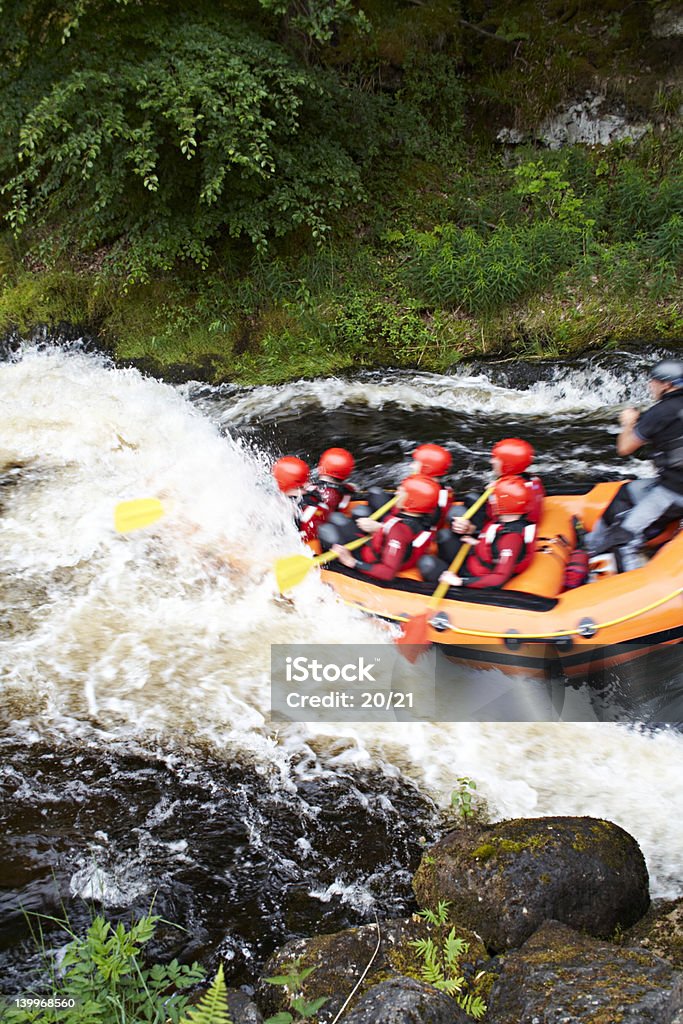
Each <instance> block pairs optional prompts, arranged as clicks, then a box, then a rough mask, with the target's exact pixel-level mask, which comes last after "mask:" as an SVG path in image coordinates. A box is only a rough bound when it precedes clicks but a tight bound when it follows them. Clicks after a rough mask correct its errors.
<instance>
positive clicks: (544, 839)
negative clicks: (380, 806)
mask: <svg viewBox="0 0 683 1024" xmlns="http://www.w3.org/2000/svg"><path fill="white" fill-rule="evenodd" d="M413 888H414V890H415V894H416V896H417V899H418V902H419V903H420V905H421V906H423V907H432V908H433V907H435V906H436V905H437V903H438V901H439V900H448V901H449V902H450V911H449V912H450V914H451V916H452V917H453V919H454V920H455V921H459V922H462V924H463V925H466V926H467V927H469V928H471V929H472V930H473V931H475V932H476V933H477V934H478V935H480V936H481V937H482V940H483V941H484V943H485V944H486V946H487V947H488V949H489V951H491V952H494V953H496V952H501V951H503V950H506V949H511V948H515V947H517V946H520V945H521V944H522V943H523V942H524V941H525V939H527V938H528V937H529V936H530V935H531V934H532V933H533V932H534V931H536V929H537V928H538V927H539V926H540V925H541V924H542V923H543V921H547V920H558V921H563V922H564V923H565V924H568V925H571V926H572V927H574V928H578V929H581V930H582V931H586V932H588V933H589V934H590V935H595V936H598V937H600V938H607V937H609V936H611V935H612V934H613V932H614V930H615V928H617V927H621V928H628V927H630V925H632V924H634V923H635V922H636V921H637V920H639V918H641V917H642V916H643V914H645V912H646V910H647V908H648V905H649V892H648V874H647V867H646V865H645V859H644V857H643V855H642V853H641V851H640V847H639V846H638V844H637V842H636V841H635V839H633V837H632V836H630V835H629V834H628V833H627V832H625V831H624V830H623V829H622V828H619V826H618V825H614V824H613V823H612V822H609V821H602V820H599V819H595V818H569V817H567V818H560V817H552V818H550V817H549V818H530V819H525V818H520V819H516V820H514V821H503V822H498V823H496V824H494V825H487V826H483V827H480V828H479V829H476V830H471V829H468V830H460V831H456V832H451V833H449V834H448V835H447V836H444V838H443V839H441V840H440V841H439V842H438V843H436V845H435V846H433V847H432V848H431V849H430V850H429V851H428V853H427V854H426V855H425V856H423V858H422V862H421V864H420V867H419V868H418V870H417V872H416V874H415V878H414V879H413Z"/></svg>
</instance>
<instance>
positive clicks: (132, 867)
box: [0, 345, 683, 993]
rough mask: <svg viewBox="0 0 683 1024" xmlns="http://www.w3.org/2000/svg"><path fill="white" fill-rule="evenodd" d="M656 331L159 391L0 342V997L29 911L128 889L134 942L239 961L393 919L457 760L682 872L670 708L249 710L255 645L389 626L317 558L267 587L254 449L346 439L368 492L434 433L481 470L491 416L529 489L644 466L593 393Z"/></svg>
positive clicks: (609, 383) (666, 872)
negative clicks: (356, 714) (531, 361)
mask: <svg viewBox="0 0 683 1024" xmlns="http://www.w3.org/2000/svg"><path fill="white" fill-rule="evenodd" d="M658 354H659V353H656V352H654V351H651V352H648V353H645V354H641V355H636V354H633V353H612V354H609V355H607V356H602V357H595V358H593V359H585V360H582V361H577V362H575V363H572V364H567V365H560V364H556V365H548V366H544V367H542V368H540V367H537V366H536V367H529V366H523V365H520V364H516V363H502V364H496V365H492V364H491V365H486V364H483V365H482V366H470V367H468V368H467V369H466V370H461V371H459V372H458V373H456V374H454V375H448V376H446V375H444V376H441V375H434V374H426V373H416V372H415V373H408V372H400V373H399V372H385V373H367V374H362V375H358V376H354V377H353V378H349V379H336V380H320V381H313V382H298V383H294V384H288V385H284V386H281V387H261V388H254V389H249V390H247V389H239V388H236V387H233V386H223V387H211V386H208V385H205V384H195V383H191V384H186V385H183V386H178V387H172V386H169V385H166V384H164V383H160V382H158V381H155V380H152V379H149V378H144V377H142V376H141V375H140V374H139V373H138V372H137V371H136V370H132V369H129V370H122V369H116V368H114V367H113V366H112V365H111V364H110V363H109V362H108V361H107V360H106V359H105V358H104V357H102V356H100V355H97V354H93V353H89V352H87V351H84V350H82V349H80V348H79V347H78V346H74V347H72V348H71V349H64V348H58V347H51V346H49V345H43V346H30V345H26V346H24V347H22V348H20V349H19V350H18V351H16V352H14V353H13V354H12V355H11V356H9V357H8V358H7V359H6V361H5V362H3V363H2V364H0V395H1V396H2V419H1V422H0V526H1V530H2V532H1V537H2V542H1V545H0V559H1V571H0V687H1V689H2V704H1V707H0V791H1V792H2V800H3V802H2V810H1V811H0V816H1V817H2V830H1V831H0V991H2V990H3V987H4V989H5V991H6V992H10V993H11V992H15V991H19V990H21V989H23V988H24V987H25V985H26V978H27V975H26V968H27V966H29V967H31V968H33V969H35V971H37V972H38V973H39V972H40V969H41V968H40V963H41V961H40V957H39V955H38V954H37V953H36V952H35V951H34V947H33V943H32V942H31V940H30V937H29V933H30V930H31V926H32V922H33V926H34V927H35V919H34V918H32V917H31V912H33V913H40V914H47V915H51V916H60V915H62V914H64V913H67V914H68V916H69V919H70V921H71V922H72V925H73V926H74V927H76V928H79V927H82V926H83V924H84V922H85V921H86V920H87V918H88V915H89V914H90V913H91V912H92V910H93V908H99V907H101V906H102V905H103V906H104V908H105V909H106V912H107V913H109V914H110V915H112V916H116V915H117V914H125V913H127V912H131V911H135V912H143V911H144V910H146V909H147V908H148V907H149V906H150V903H151V902H152V901H154V907H155V910H156V912H158V913H160V914H162V916H163V917H164V918H166V919H168V920H169V921H174V922H177V923H178V924H180V925H181V926H182V927H183V928H184V929H186V931H183V932H181V931H178V930H175V929H172V928H171V927H169V926H166V925H164V926H163V927H162V928H161V929H160V932H159V935H158V941H157V952H158V954H159V955H160V956H163V955H169V954H171V953H173V954H178V955H181V956H184V957H188V956H197V957H200V958H201V959H203V960H204V962H205V963H206V964H207V965H209V966H211V965H215V964H216V962H217V960H218V959H219V958H222V959H223V960H224V962H226V964H227V966H228V973H229V976H230V979H231V980H232V981H233V982H237V983H243V982H248V981H249V980H250V979H253V977H254V976H255V974H256V973H257V972H258V968H259V966H260V964H261V963H262V962H263V959H264V957H265V956H266V955H267V954H268V953H269V952H270V951H271V950H272V949H273V948H275V947H276V946H277V945H280V944H281V943H282V942H283V941H285V940H286V939H287V938H289V937H292V936H295V935H304V934H311V933H312V932H315V931H331V930H335V929H336V928H339V927H344V926H346V925H348V924H350V923H358V922H361V921H366V920H373V919H374V913H375V912H376V913H378V914H379V916H380V917H387V916H391V915H397V914H403V913H407V912H409V911H410V910H411V909H412V906H413V905H412V902H411V892H410V877H411V872H412V871H413V870H414V868H415V867H416V865H417V863H418V861H419V857H420V853H421V850H422V845H421V844H422V842H423V841H424V840H425V839H426V840H428V841H431V840H432V839H434V838H435V837H437V836H438V835H439V834H440V832H441V830H442V829H443V815H442V812H443V809H444V808H445V807H446V806H447V805H448V800H449V795H450V793H451V791H452V790H453V788H454V786H456V784H457V779H458V778H459V777H461V776H467V777H470V778H472V779H474V780H476V784H477V794H478V796H479V797H480V798H481V799H483V800H485V801H486V803H487V805H488V809H489V812H490V814H491V815H492V817H494V818H500V817H511V816H521V815H544V814H590V815H594V816H602V817H606V818H608V819H610V820H612V821H615V822H617V823H618V824H619V825H621V826H623V827H624V828H625V829H627V830H628V831H629V832H630V833H632V834H633V835H634V836H635V837H636V838H637V840H638V841H639V843H640V845H641V847H642V849H643V852H644V854H645V857H646V860H647V863H648V868H649V871H650V879H651V891H652V893H653V895H655V896H674V895H679V894H680V891H681V876H682V873H683V843H682V841H681V840H682V839H683V826H682V824H681V823H682V821H683V814H682V813H681V811H683V802H682V801H681V796H680V777H681V763H682V759H683V733H681V731H680V729H678V728H677V727H676V726H675V725H674V726H667V727H655V726H653V725H652V723H651V722H650V723H648V722H645V723H638V722H631V723H624V722H622V723H618V722H608V721H602V722H594V721H585V722H552V721H547V722H546V721H530V722H442V723H429V722H412V723H409V722H387V723H385V724H372V725H370V724H363V723H356V724H352V723H347V724H344V725H343V726H342V725H334V724H327V725H325V724H314V723H308V724H306V723H301V724H298V725H294V724H292V725H286V726H280V727H279V728H278V727H276V726H274V725H273V724H271V722H270V719H269V713H268V709H269V701H270V691H269V665H270V654H269V645H270V644H271V643H273V642H275V643H291V642H302V643H335V642H340V641H341V642H349V641H351V640H353V641H354V642H358V643H375V644H377V643H380V644H386V643H388V642H390V641H389V639H388V637H387V635H386V633H385V631H384V630H383V629H382V628H381V627H380V626H378V625H376V624H375V623H373V622H371V621H370V620H368V619H365V618H364V617H362V616H361V615H360V614H359V613H358V612H356V611H353V610H352V609H350V608H348V607H346V606H344V605H341V604H339V602H338V601H337V600H336V599H335V598H334V596H333V594H332V593H331V591H329V590H328V589H327V588H326V587H324V586H323V585H322V584H321V583H320V582H319V580H317V579H316V578H315V576H314V574H313V573H311V574H309V576H308V577H307V579H306V580H305V582H304V583H303V584H302V585H301V586H300V587H298V588H297V589H296V590H295V591H293V592H292V594H291V599H290V600H288V601H283V600H282V599H280V598H278V597H277V595H276V594H275V593H274V588H273V580H272V576H271V575H270V573H269V568H270V566H271V565H272V561H273V559H274V558H275V557H276V556H278V555H283V554H290V553H292V552H295V551H297V550H299V547H298V540H297V537H296V534H295V530H294V527H293V524H292V522H291V520H290V518H289V512H288V508H287V505H286V503H285V502H284V501H283V499H281V498H280V496H279V495H278V494H277V493H276V492H275V489H274V487H273V485H272V482H271V480H270V476H269V466H270V464H271V462H272V460H273V458H274V457H277V456H278V455H280V454H283V453H285V452H286V453H295V454H299V455H302V456H304V457H306V458H308V459H315V458H316V457H317V455H318V454H319V452H320V451H321V450H323V449H324V448H325V447H328V446H330V445H333V444H334V445H344V446H345V447H348V448H350V449H351V450H352V451H354V453H355V454H356V457H357V472H356V474H355V479H356V480H357V481H358V483H359V484H361V485H370V484H379V483H381V484H384V485H387V486H392V485H395V484H396V483H397V482H398V481H399V480H400V479H401V477H402V476H403V475H404V474H405V472H406V470H407V469H408V467H409V464H410V452H411V451H412V449H413V448H414V447H415V445H416V444H417V443H419V442H422V441H434V442H437V443H445V444H447V445H448V447H449V448H450V449H451V451H452V452H453V454H454V461H455V467H454V469H455V475H456V479H457V482H458V485H459V487H460V488H462V487H470V486H471V487H473V488H479V489H480V488H481V484H482V482H483V481H484V480H485V479H486V475H487V470H488V451H489V450H490V446H491V443H492V441H494V440H496V439H497V438H499V437H501V436H505V435H510V434H517V435H521V436H524V437H526V438H528V440H530V441H531V443H532V444H534V446H535V448H536V450H537V452H538V458H537V460H536V463H535V466H536V468H537V470H538V471H539V473H541V475H542V476H543V477H544V479H545V481H546V484H547V485H548V489H549V490H550V491H551V492H552V491H553V490H556V489H562V488H564V489H567V487H568V485H569V484H570V483H571V482H576V483H577V484H578V485H580V487H581V489H585V487H586V486H588V485H590V484H592V483H594V482H597V481H598V480H600V479H608V478H614V477H617V476H629V475H634V474H636V475H646V474H648V473H649V472H650V470H649V466H648V463H646V462H644V461H642V460H640V459H637V458H633V459H629V460H619V459H617V457H616V455H615V453H614V439H615V435H616V432H617V427H616V415H615V406H617V405H618V404H619V403H623V402H635V403H636V404H638V403H641V404H645V403H646V402H647V392H646V388H645V384H644V377H643V373H642V371H643V369H644V367H645V366H646V365H647V364H648V363H650V362H651V361H652V359H653V358H655V357H656V356H657V355H658ZM144 496H161V497H162V498H163V500H164V503H165V505H166V506H167V508H168V514H167V515H166V516H165V517H164V518H163V519H162V520H160V521H159V522H158V523H156V524H155V525H154V526H152V527H150V528H148V529H146V530H142V531H138V532H134V533H129V534H125V535H118V534H116V533H115V532H114V530H113V526H112V509H113V507H114V505H115V504H116V503H117V502H119V501H122V500H126V499H130V498H138V497H144ZM681 667H682V666H681V665H680V662H679V663H677V664H676V665H674V666H673V668H672V669H671V671H672V672H673V673H674V674H676V673H678V672H680V671H681ZM27 914H28V916H27ZM45 927H46V943H47V945H48V947H49V946H52V947H55V948H56V947H58V946H60V945H61V944H63V942H64V933H63V932H61V931H60V930H59V928H58V927H57V926H56V925H54V924H52V923H50V922H47V923H46V924H45Z"/></svg>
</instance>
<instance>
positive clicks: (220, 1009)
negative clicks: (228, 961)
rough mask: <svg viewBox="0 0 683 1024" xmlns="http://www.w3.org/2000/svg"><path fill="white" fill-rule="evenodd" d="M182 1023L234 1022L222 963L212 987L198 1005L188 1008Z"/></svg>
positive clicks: (223, 1023) (224, 1023) (211, 1023)
mask: <svg viewBox="0 0 683 1024" xmlns="http://www.w3.org/2000/svg"><path fill="white" fill-rule="evenodd" d="M180 1024H232V1021H231V1019H230V1014H229V1013H228V993H227V989H226V987H225V978H224V977H223V964H221V965H220V967H219V968H218V971H217V973H216V977H215V978H214V979H213V982H212V983H211V987H210V988H209V990H208V991H207V992H205V993H204V995H203V996H202V998H201V999H200V1000H199V1002H198V1003H197V1005H196V1006H193V1007H191V1008H190V1009H189V1010H188V1013H187V1017H183V1018H182V1020H181V1021H180Z"/></svg>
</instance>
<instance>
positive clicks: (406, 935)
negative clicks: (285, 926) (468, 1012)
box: [257, 917, 486, 1021]
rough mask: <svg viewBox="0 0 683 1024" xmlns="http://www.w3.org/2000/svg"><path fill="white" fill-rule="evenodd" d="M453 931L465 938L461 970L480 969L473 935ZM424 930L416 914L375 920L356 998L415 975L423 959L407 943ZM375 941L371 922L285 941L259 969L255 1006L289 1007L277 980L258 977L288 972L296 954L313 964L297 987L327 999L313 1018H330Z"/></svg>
mask: <svg viewBox="0 0 683 1024" xmlns="http://www.w3.org/2000/svg"><path fill="white" fill-rule="evenodd" d="M456 931H457V934H458V935H459V936H460V937H461V938H463V939H464V940H465V941H466V942H469V944H470V948H469V952H468V954H467V956H466V957H464V958H463V963H462V969H463V973H464V974H465V975H466V976H467V975H468V974H472V973H473V969H474V964H475V963H476V964H477V967H478V968H479V969H481V967H482V963H481V961H482V959H483V958H486V951H485V949H484V947H483V945H482V943H481V941H480V940H479V938H478V937H477V936H476V935H474V934H473V933H472V932H471V931H469V930H468V929H467V928H464V927H463V928H459V927H458V926H457V925H456ZM430 934H432V935H433V931H431V930H430V927H429V925H427V923H426V922H425V921H424V920H423V919H422V918H420V917H412V918H408V919H406V920H395V921H383V922H382V923H381V925H380V940H381V941H380V946H379V950H378V951H377V955H376V956H375V958H374V960H372V965H371V967H370V970H369V971H368V973H367V975H366V977H365V980H364V981H363V985H362V986H361V988H360V989H359V991H358V993H357V994H356V997H355V998H356V999H359V998H360V997H361V996H362V995H363V994H364V993H366V992H367V991H368V989H370V988H372V987H373V986H374V985H379V984H381V983H382V982H385V981H390V980H392V979H395V978H401V977H402V978H406V977H408V978H414V979H416V980H420V979H421V967H422V964H423V960H422V958H421V956H420V955H419V954H418V953H417V952H416V950H415V949H414V948H413V947H412V946H411V945H410V943H411V942H412V941H415V940H417V939H421V938H426V937H427V936H428V935H430ZM376 947H377V926H376V925H372V924H371V925H363V926H361V927H360V928H347V929H345V930H344V931H341V932H334V933H333V934H330V935H318V936H316V937H314V938H306V939H294V940H293V941H292V942H288V943H287V944H286V945H285V946H283V947H282V949H279V950H277V952H275V953H274V954H273V956H271V958H270V959H269V960H268V962H267V963H266V965H265V967H264V969H263V977H262V980H261V981H260V982H259V985H258V989H257V999H258V1003H259V1006H260V1007H261V1008H262V1009H263V1010H264V1011H265V1015H266V1016H269V1015H270V1014H274V1013H277V1012H278V1011H281V1010H287V1009H288V1008H289V995H290V994H289V993H288V992H287V991H286V990H285V989H284V988H283V987H282V986H280V985H271V984H268V982H266V981H265V980H263V979H265V978H267V977H272V976H274V975H286V974H287V973H289V972H288V966H289V965H291V964H292V962H293V961H294V960H297V959H298V958H300V966H301V968H308V967H313V968H314V971H313V973H312V974H309V975H308V977H307V978H306V979H305V981H304V982H303V985H302V988H301V992H302V994H303V996H304V998H305V999H307V1000H312V999H318V998H320V997H322V996H326V997H327V1002H326V1003H325V1005H324V1007H323V1008H322V1010H321V1011H320V1013H319V1014H318V1019H319V1020H320V1021H329V1020H331V1019H332V1018H333V1017H334V1016H335V1014H336V1013H337V1012H338V1010H339V1009H340V1008H341V1006H342V1004H343V1003H344V1002H345V1000H346V998H347V997H348V995H349V994H350V992H351V991H352V990H353V987H354V985H355V984H356V982H357V981H358V980H359V978H360V977H361V975H362V974H363V971H364V970H365V968H366V966H367V964H368V963H369V962H370V960H371V959H372V956H373V953H374V952H375V949H376ZM352 1005H353V1004H352ZM453 1005H454V1006H455V1005H456V1004H455V1003H453ZM456 1008H457V1007H456ZM439 1019H440V1018H439Z"/></svg>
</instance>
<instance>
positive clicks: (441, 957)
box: [410, 900, 486, 1020]
mask: <svg viewBox="0 0 683 1024" xmlns="http://www.w3.org/2000/svg"><path fill="white" fill-rule="evenodd" d="M449 906H450V903H449V902H448V900H439V902H438V904H437V908H436V911H432V910H429V908H427V909H425V910H421V911H420V916H421V917H423V918H424V919H425V921H427V923H428V924H430V925H431V926H432V927H433V928H434V929H436V938H435V939H433V938H432V937H431V935H430V936H428V937H427V938H425V939H415V940H413V941H411V942H410V945H411V946H413V948H414V949H415V950H416V951H417V952H418V954H419V955H420V956H421V957H422V961H423V963H422V968H421V974H422V977H423V979H424V980H425V981H427V982H429V984H430V985H434V987H435V988H438V989H440V990H441V991H442V992H446V994H447V995H449V996H453V998H454V999H455V1001H456V1002H457V1004H458V1006H460V1007H462V1009H463V1010H464V1011H465V1012H466V1013H467V1014H469V1016H470V1017H473V1018H474V1019H475V1020H479V1019H480V1018H481V1017H483V1015H484V1014H485V1013H486V1004H485V1002H484V1000H483V999H482V998H481V996H479V995H477V994H476V993H475V992H468V991H467V986H466V984H465V978H464V976H463V975H462V974H461V962H462V958H463V957H464V956H465V955H466V954H467V953H468V952H469V948H470V947H469V943H468V942H465V940H464V939H461V938H459V937H458V936H456V934H455V928H451V929H450V930H449V931H448V932H446V924H447V922H448V908H449Z"/></svg>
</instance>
